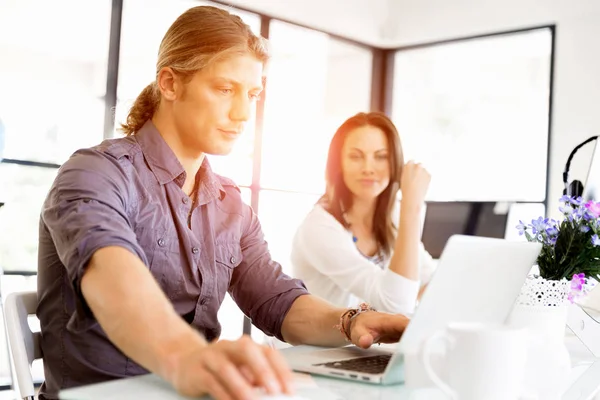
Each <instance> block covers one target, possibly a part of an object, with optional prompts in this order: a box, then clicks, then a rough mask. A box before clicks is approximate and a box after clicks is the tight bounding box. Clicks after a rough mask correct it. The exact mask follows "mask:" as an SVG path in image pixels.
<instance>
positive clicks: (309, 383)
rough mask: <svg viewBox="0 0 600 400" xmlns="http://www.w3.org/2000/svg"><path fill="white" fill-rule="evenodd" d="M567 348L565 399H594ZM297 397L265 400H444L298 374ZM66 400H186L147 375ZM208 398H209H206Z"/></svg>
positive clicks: (427, 393)
mask: <svg viewBox="0 0 600 400" xmlns="http://www.w3.org/2000/svg"><path fill="white" fill-rule="evenodd" d="M566 340H567V346H568V347H569V349H570V350H571V356H572V361H573V366H574V367H573V370H572V376H571V382H572V385H571V387H570V389H569V390H568V391H567V392H566V393H565V395H564V396H563V399H564V400H592V399H594V396H595V393H596V392H597V390H598V387H597V386H598V385H599V383H600V361H598V360H596V359H595V358H592V357H590V356H589V354H588V352H587V350H586V349H585V348H583V347H582V346H581V345H580V344H578V343H577V341H576V339H575V338H574V337H573V336H572V335H567V339H566ZM305 350H306V346H297V347H291V348H287V349H284V350H282V354H283V355H284V356H285V357H286V358H287V359H288V360H291V359H293V357H294V355H295V354H297V353H298V352H301V351H305ZM297 378H298V379H297V396H296V397H285V396H279V397H274V396H265V397H264V400H267V399H268V400H285V399H288V400H292V399H297V400H300V399H303V400H305V399H311V400H312V399H315V400H316V399H319V400H321V399H322V400H328V399H330V400H354V399H356V400H358V399H360V400H362V399H370V400H371V399H373V400H392V399H393V400H409V399H410V400H445V399H446V397H445V396H444V395H443V394H442V393H441V392H440V391H439V390H437V389H434V388H423V389H409V388H407V387H405V386H404V385H393V386H379V385H372V384H365V383H360V382H351V381H345V380H340V379H335V378H326V377H316V376H314V377H309V376H306V375H303V374H298V375H297ZM60 398H61V399H65V400H75V399H77V400H101V399H102V400H103V399H107V398H110V399H114V400H125V399H137V398H143V399H147V400H159V399H160V400H184V399H186V398H185V397H182V396H179V395H178V394H177V393H175V391H174V390H173V389H172V388H171V386H170V385H169V384H168V383H166V382H165V381H163V380H162V379H160V378H159V377H157V376H155V375H144V376H139V377H134V378H128V379H121V380H116V381H111V382H105V383H100V384H95V385H88V386H83V387H80V388H75V389H69V390H65V391H63V392H61V394H60ZM204 399H208V397H204Z"/></svg>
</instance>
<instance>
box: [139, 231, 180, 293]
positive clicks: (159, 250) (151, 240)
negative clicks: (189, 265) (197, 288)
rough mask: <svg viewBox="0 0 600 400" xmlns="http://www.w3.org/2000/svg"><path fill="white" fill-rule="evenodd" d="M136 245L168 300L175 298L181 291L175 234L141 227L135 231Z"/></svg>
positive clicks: (178, 255) (177, 246)
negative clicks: (142, 251)
mask: <svg viewBox="0 0 600 400" xmlns="http://www.w3.org/2000/svg"><path fill="white" fill-rule="evenodd" d="M135 233H136V237H137V240H138V243H139V244H140V246H141V247H142V249H143V250H144V253H145V254H146V258H147V261H148V268H149V269H150V272H151V273H152V275H153V276H154V279H156V281H157V282H158V284H159V285H160V287H161V288H162V289H163V291H164V292H165V294H166V295H167V297H169V298H170V299H172V300H173V299H175V298H177V296H178V294H179V293H180V292H181V291H182V289H183V271H182V266H183V260H182V258H181V251H180V248H179V240H178V239H177V236H176V235H175V233H168V232H167V231H166V230H160V229H154V228H148V227H141V228H139V229H137V230H136V232H135Z"/></svg>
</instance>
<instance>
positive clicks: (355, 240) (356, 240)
mask: <svg viewBox="0 0 600 400" xmlns="http://www.w3.org/2000/svg"><path fill="white" fill-rule="evenodd" d="M342 217H344V222H345V223H346V226H347V227H348V230H349V231H350V233H351V234H352V242H354V243H356V242H358V238H357V237H356V235H355V234H354V232H352V224H351V223H350V222H348V216H347V215H346V213H343V214H342Z"/></svg>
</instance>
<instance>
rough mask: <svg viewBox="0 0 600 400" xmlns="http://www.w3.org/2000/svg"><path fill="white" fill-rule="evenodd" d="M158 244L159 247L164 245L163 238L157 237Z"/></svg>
mask: <svg viewBox="0 0 600 400" xmlns="http://www.w3.org/2000/svg"><path fill="white" fill-rule="evenodd" d="M158 245H159V246H160V247H163V246H164V245H165V239H163V238H160V239H158Z"/></svg>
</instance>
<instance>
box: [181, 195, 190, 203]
mask: <svg viewBox="0 0 600 400" xmlns="http://www.w3.org/2000/svg"><path fill="white" fill-rule="evenodd" d="M181 201H182V202H183V204H187V203H189V202H190V198H189V197H187V196H184V197H182V198H181Z"/></svg>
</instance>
